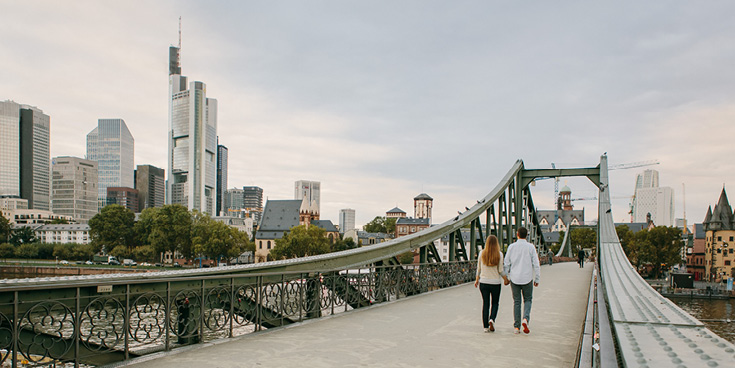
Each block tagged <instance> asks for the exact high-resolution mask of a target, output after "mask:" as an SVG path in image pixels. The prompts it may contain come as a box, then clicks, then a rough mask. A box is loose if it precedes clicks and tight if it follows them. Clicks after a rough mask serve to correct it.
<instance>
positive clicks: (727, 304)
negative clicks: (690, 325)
mask: <svg viewBox="0 0 735 368" xmlns="http://www.w3.org/2000/svg"><path fill="white" fill-rule="evenodd" d="M669 299H671V301H673V302H674V303H676V305H678V306H679V307H680V308H681V309H683V310H685V311H686V312H687V313H689V314H691V315H692V316H694V317H695V318H697V319H699V320H703V322H704V325H705V326H707V328H709V329H710V330H712V331H713V332H714V333H716V334H718V335H719V336H720V337H722V338H724V339H725V340H728V341H730V342H732V343H735V299H690V298H678V297H674V298H669ZM712 320H717V322H715V321H712ZM726 320H730V321H731V322H729V323H728V322H724V321H726Z"/></svg>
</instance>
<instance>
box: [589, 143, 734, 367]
mask: <svg viewBox="0 0 735 368" xmlns="http://www.w3.org/2000/svg"><path fill="white" fill-rule="evenodd" d="M600 182H601V183H602V184H601V189H600V197H599V198H600V205H599V213H600V215H599V234H600V247H599V257H600V260H599V261H600V269H601V276H602V281H603V285H604V292H605V296H606V300H607V304H608V308H609V314H610V319H611V321H612V323H613V326H614V333H615V335H616V337H617V338H616V340H617V352H618V356H619V361H618V365H619V366H624V367H732V366H735V345H733V344H732V343H730V342H728V341H726V340H724V339H722V338H720V337H718V336H717V335H715V334H714V333H713V332H712V331H710V330H708V329H707V328H705V327H704V325H703V324H702V322H700V321H698V320H697V319H695V318H694V317H692V316H691V315H689V314H688V313H686V312H684V311H683V310H682V309H681V308H679V307H678V306H676V305H675V304H674V303H673V302H671V301H670V300H668V299H666V298H664V297H663V296H661V295H660V294H659V293H658V292H656V291H655V290H654V289H653V288H651V287H650V286H649V285H648V283H646V281H645V280H643V278H641V276H640V275H638V273H637V272H636V271H635V269H634V268H633V266H632V265H631V264H630V262H629V261H628V258H627V257H626V256H625V253H624V252H623V249H622V247H621V245H620V241H619V240H618V236H617V233H616V231H615V224H614V222H613V217H612V214H611V213H610V192H609V190H606V188H607V184H608V183H609V181H608V172H607V156H602V158H601V161H600Z"/></svg>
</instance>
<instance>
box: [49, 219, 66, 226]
mask: <svg viewBox="0 0 735 368" xmlns="http://www.w3.org/2000/svg"><path fill="white" fill-rule="evenodd" d="M49 224H51V225H67V224H69V220H67V219H65V218H57V219H53V220H51V222H49Z"/></svg>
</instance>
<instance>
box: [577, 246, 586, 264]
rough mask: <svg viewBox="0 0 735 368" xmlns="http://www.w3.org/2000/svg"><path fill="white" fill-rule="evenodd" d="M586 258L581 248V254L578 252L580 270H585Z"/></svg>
mask: <svg viewBox="0 0 735 368" xmlns="http://www.w3.org/2000/svg"><path fill="white" fill-rule="evenodd" d="M584 256H586V254H585V253H584V250H582V249H581V248H580V249H579V252H577V263H579V268H584Z"/></svg>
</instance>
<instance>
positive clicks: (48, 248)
mask: <svg viewBox="0 0 735 368" xmlns="http://www.w3.org/2000/svg"><path fill="white" fill-rule="evenodd" d="M54 246H55V244H51V243H40V244H38V258H40V259H53V258H54Z"/></svg>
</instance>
